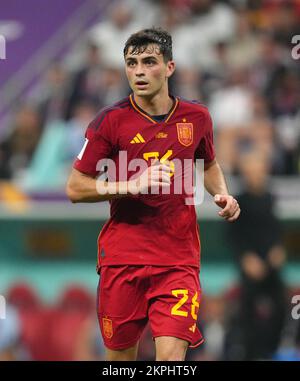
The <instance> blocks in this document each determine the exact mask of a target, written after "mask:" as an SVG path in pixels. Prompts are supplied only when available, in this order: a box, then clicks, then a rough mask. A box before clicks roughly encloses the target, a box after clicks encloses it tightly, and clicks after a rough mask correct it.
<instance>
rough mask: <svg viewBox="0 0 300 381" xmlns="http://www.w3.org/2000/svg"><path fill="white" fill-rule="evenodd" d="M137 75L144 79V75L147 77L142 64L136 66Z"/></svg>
mask: <svg viewBox="0 0 300 381" xmlns="http://www.w3.org/2000/svg"><path fill="white" fill-rule="evenodd" d="M135 75H136V76H137V77H142V76H143V75H145V72H144V68H143V65H141V64H138V65H136V70H135Z"/></svg>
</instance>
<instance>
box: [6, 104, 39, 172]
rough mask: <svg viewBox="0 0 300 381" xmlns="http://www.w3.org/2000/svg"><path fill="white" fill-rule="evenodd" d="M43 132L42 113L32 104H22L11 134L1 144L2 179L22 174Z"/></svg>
mask: <svg viewBox="0 0 300 381" xmlns="http://www.w3.org/2000/svg"><path fill="white" fill-rule="evenodd" d="M40 134H41V121H40V115H39V114H38V113H37V111H36V109H35V108H34V107H32V106H30V105H23V106H21V107H20V108H19V109H18V111H17V113H16V115H15V121H14V126H13V127H12V131H11V134H10V135H9V136H8V137H7V138H6V139H5V140H4V141H3V142H2V143H1V144H0V179H1V178H2V179H13V178H17V177H18V176H22V172H23V171H24V170H25V169H26V168H27V166H28V165H29V163H30V160H31V158H32V155H33V153H34V151H35V149H36V147H37V144H38V141H39V138H40Z"/></svg>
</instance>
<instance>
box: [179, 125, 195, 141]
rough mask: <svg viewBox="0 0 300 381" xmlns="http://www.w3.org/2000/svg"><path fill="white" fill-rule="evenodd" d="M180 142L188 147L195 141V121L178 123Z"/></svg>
mask: <svg viewBox="0 0 300 381" xmlns="http://www.w3.org/2000/svg"><path fill="white" fill-rule="evenodd" d="M176 126H177V136H178V140H179V142H180V143H181V144H182V145H184V146H186V147H188V146H190V145H191V144H192V143H193V123H176Z"/></svg>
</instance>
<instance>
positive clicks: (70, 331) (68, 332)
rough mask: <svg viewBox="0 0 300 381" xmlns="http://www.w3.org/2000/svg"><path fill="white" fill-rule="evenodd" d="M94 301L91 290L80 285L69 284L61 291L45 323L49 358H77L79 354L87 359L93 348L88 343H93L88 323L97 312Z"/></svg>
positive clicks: (91, 329)
mask: <svg viewBox="0 0 300 381" xmlns="http://www.w3.org/2000/svg"><path fill="white" fill-rule="evenodd" d="M94 304H95V303H94V300H93V298H92V296H91V295H90V293H89V292H88V291H87V290H86V289H85V288H84V287H82V286H80V285H70V286H68V287H67V288H66V289H65V290H64V291H63V293H62V295H61V296H60V297H59V300H58V302H57V305H56V306H55V308H54V309H53V311H52V315H51V320H50V321H49V325H48V330H49V336H48V337H49V342H48V345H49V346H50V347H51V348H52V358H51V359H52V360H55V361H72V360H79V359H80V358H79V356H82V357H83V358H82V360H86V359H90V356H92V355H91V353H92V349H91V348H90V347H89V346H88V345H87V344H89V345H90V346H92V345H94V333H93V332H94V328H93V326H92V325H91V324H90V323H89V319H90V318H91V316H92V315H94V316H95V315H96V314H95V308H96V307H95V305H94ZM95 320H96V316H95ZM81 340H85V343H84V342H81Z"/></svg>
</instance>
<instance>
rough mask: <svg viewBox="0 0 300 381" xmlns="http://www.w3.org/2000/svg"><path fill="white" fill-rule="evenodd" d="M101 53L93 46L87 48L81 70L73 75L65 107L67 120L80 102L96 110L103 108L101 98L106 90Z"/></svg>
mask: <svg viewBox="0 0 300 381" xmlns="http://www.w3.org/2000/svg"><path fill="white" fill-rule="evenodd" d="M103 70H104V68H103V65H102V63H101V53H100V52H99V49H98V47H97V46H96V45H94V44H89V45H88V46H87V52H86V60H85V63H84V64H83V66H82V68H81V69H79V71H77V72H76V73H74V74H73V76H72V80H71V83H72V85H71V90H70V98H69V102H68V106H67V112H66V116H67V119H70V117H71V116H72V115H73V114H74V108H75V107H76V105H77V104H78V103H80V102H90V103H93V104H94V105H95V107H97V108H99V109H100V108H101V107H103V106H104V104H103V102H102V98H103V97H104V93H105V91H106V88H105V87H104V81H103V76H104V74H103Z"/></svg>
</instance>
